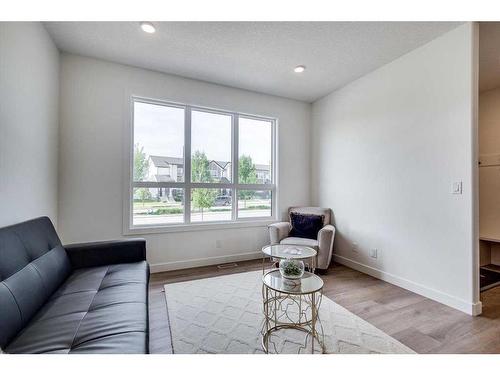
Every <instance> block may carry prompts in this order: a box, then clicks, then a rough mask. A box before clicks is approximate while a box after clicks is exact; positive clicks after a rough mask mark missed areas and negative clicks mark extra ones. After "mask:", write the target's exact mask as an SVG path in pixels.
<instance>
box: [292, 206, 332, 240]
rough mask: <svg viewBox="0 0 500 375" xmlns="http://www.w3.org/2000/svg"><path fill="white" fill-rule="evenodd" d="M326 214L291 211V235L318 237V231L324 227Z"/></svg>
mask: <svg viewBox="0 0 500 375" xmlns="http://www.w3.org/2000/svg"><path fill="white" fill-rule="evenodd" d="M324 220H325V216H324V215H312V214H299V213H297V212H290V224H292V230H291V231H290V237H301V238H310V239H312V240H316V239H318V232H319V231H320V229H321V228H323V221H324Z"/></svg>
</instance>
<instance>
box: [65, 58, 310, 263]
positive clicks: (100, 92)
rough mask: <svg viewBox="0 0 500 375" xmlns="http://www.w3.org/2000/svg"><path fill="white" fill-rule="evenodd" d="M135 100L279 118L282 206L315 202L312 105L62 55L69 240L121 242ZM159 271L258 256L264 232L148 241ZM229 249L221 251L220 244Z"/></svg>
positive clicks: (172, 235) (158, 236)
mask: <svg viewBox="0 0 500 375" xmlns="http://www.w3.org/2000/svg"><path fill="white" fill-rule="evenodd" d="M130 94H134V95H140V96H144V97H150V98H156V99H164V100H171V101H177V102H186V103H190V104H197V105H201V106H209V107H214V108H221V109H228V110H234V111H241V112H245V113H251V114H258V115H266V116H273V117H277V118H278V119H279V163H280V168H279V171H280V173H279V183H280V188H279V207H280V211H281V213H282V214H283V215H284V214H285V211H286V209H287V208H288V206H290V205H307V204H309V203H310V189H309V182H310V171H309V166H310V150H309V144H310V120H311V118H310V116H311V105H310V104H307V103H303V102H299V101H294V100H288V99H283V98H279V97H274V96H269V95H262V94H257V93H253V92H249V91H244V90H239V89H234V88H229V87H224V86H219V85H215V84H210V83H205V82H200V81H195V80H191V79H186V78H181V77H177V76H171V75H167V74H162V73H156V72H152V71H148V70H143V69H138V68H132V67H128V66H124V65H119V64H115V63H108V62H104V61H100V60H95V59H91V58H85V57H80V56H75V55H70V54H63V55H62V57H61V118H60V145H61V152H60V160H59V161H60V184H59V189H60V190H59V230H60V234H61V235H62V238H63V240H64V242H66V243H69V242H78V241H91V240H103V239H112V238H120V237H122V229H123V228H122V211H123V207H122V206H123V202H122V192H123V186H124V184H126V183H127V181H124V179H123V178H122V172H123V168H122V166H123V156H124V152H123V151H124V150H123V147H124V137H125V134H124V131H125V130H126V129H127V126H128V125H127V122H128V116H129V113H130V109H129V107H128V105H127V103H129V96H130ZM143 237H145V238H146V239H147V246H148V249H147V253H148V261H149V262H150V263H151V264H152V269H153V271H158V270H166V269H171V268H181V267H187V266H193V265H201V264H207V263H220V262H223V261H228V260H237V259H243V258H249V257H255V256H258V254H259V253H258V251H259V250H260V247H261V246H262V245H263V244H265V243H268V241H269V239H268V234H267V229H266V228H265V227H257V228H240V229H232V230H229V229H224V230H222V229H221V230H211V231H203V232H202V231H198V232H175V233H167V234H150V235H144V236H143ZM217 239H220V240H221V241H222V248H221V249H216V248H215V241H216V240H217Z"/></svg>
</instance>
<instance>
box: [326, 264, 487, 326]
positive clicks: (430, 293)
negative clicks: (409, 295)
mask: <svg viewBox="0 0 500 375" xmlns="http://www.w3.org/2000/svg"><path fill="white" fill-rule="evenodd" d="M333 257H334V260H335V261H336V262H337V263H340V264H343V265H344V266H347V267H349V268H353V269H355V270H357V271H360V272H363V273H366V274H368V275H370V276H373V277H375V278H377V279H380V280H383V281H387V282H388V283H391V284H394V285H396V286H399V287H401V288H403V289H407V290H409V291H411V292H414V293H417V294H420V295H422V296H424V297H427V298H429V299H432V300H434V301H437V302H440V303H442V304H444V305H447V306H450V307H453V308H454V309H457V310H460V311H463V312H464V313H466V314H469V315H473V316H476V315H479V314H481V311H482V304H481V302H476V303H471V302H467V301H464V300H462V299H459V298H456V297H454V296H451V295H449V294H446V293H443V292H440V291H438V290H435V289H432V288H429V287H426V286H424V285H422V284H418V283H415V282H413V281H410V280H407V279H404V278H402V277H399V276H396V275H393V274H390V273H388V272H385V271H381V270H379V269H377V268H374V267H371V266H367V265H365V264H363V263H359V262H357V261H355V260H352V259H349V258H346V257H343V256H341V255H335V254H334V256H333Z"/></svg>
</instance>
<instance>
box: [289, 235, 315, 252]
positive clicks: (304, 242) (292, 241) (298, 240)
mask: <svg viewBox="0 0 500 375" xmlns="http://www.w3.org/2000/svg"><path fill="white" fill-rule="evenodd" d="M280 244H282V245H298V246H309V247H312V248H314V249H316V250H317V249H318V240H311V239H310V238H302V237H287V238H284V239H283V240H281V242H280Z"/></svg>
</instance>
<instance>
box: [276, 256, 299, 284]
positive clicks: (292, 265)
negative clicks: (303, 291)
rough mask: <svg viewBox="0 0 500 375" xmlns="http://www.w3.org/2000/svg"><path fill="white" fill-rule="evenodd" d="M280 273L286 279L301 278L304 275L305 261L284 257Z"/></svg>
mask: <svg viewBox="0 0 500 375" xmlns="http://www.w3.org/2000/svg"><path fill="white" fill-rule="evenodd" d="M280 273H281V276H283V277H284V278H285V279H289V280H300V278H301V277H302V276H303V275H304V262H303V261H301V260H297V259H282V260H280Z"/></svg>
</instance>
